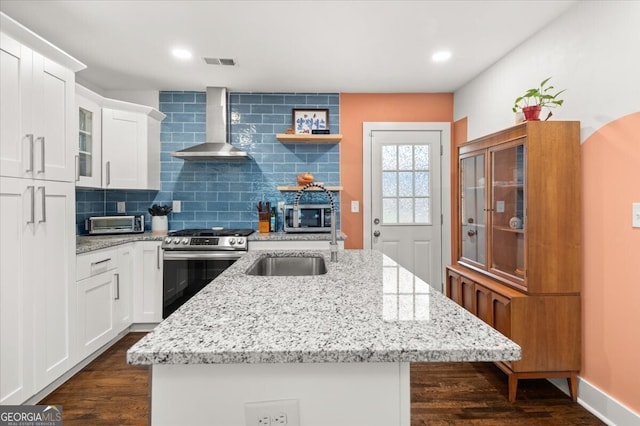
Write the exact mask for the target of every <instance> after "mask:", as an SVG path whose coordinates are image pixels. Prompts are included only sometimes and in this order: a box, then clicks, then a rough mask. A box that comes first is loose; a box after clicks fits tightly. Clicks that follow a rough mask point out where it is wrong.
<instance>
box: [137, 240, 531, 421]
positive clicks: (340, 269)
mask: <svg viewBox="0 0 640 426" xmlns="http://www.w3.org/2000/svg"><path fill="white" fill-rule="evenodd" d="M266 254H269V255H275V256H292V255H295V256H304V255H321V256H323V257H324V258H325V261H326V265H327V269H328V271H327V273H326V274H323V275H317V276H298V277H295V276H293V277H292V276H287V277H277V276H275V277H265V276H251V275H247V274H246V273H245V271H246V270H247V269H248V268H249V267H250V266H251V265H252V264H253V263H254V262H255V261H256V260H258V259H259V258H260V257H261V256H265V255H266ZM519 358H520V347H519V346H518V345H516V344H515V343H513V342H512V341H510V340H508V339H507V338H506V337H504V336H503V335H501V334H500V333H498V332H497V331H495V330H494V329H493V328H491V327H489V326H488V325H487V324H485V323H484V322H482V321H481V320H479V319H478V318H476V317H475V316H473V315H471V314H470V313H469V312H467V311H466V310H464V309H462V308H461V307H459V306H458V305H456V304H455V303H453V302H452V301H451V300H449V299H447V298H446V297H445V296H444V295H442V294H441V293H440V292H439V291H437V290H435V289H433V288H432V287H430V286H429V285H428V284H426V283H425V282H423V281H421V280H420V279H419V278H417V277H415V276H414V275H413V274H411V273H410V272H409V271H407V270H405V269H404V268H402V267H400V266H399V265H398V264H396V263H395V262H393V261H392V260H391V259H389V258H388V257H386V256H384V255H382V254H381V253H379V252H377V251H371V250H344V251H343V250H341V251H340V253H339V261H338V262H337V263H331V262H330V261H329V252H328V251H321V252H307V253H305V252H297V251H296V252H291V251H278V252H274V251H256V252H249V253H248V254H247V255H245V256H243V257H242V258H241V259H240V260H238V261H237V262H236V263H234V264H233V265H232V266H231V267H230V268H228V269H227V270H226V271H224V272H223V273H222V274H221V275H220V276H219V277H218V278H216V279H215V280H214V281H213V282H212V283H211V284H209V285H208V286H207V287H206V288H204V289H203V290H202V291H201V292H200V293H199V294H197V295H196V296H195V297H193V298H192V299H191V300H190V301H189V302H187V303H186V304H185V305H183V306H182V307H181V308H180V309H179V310H178V311H176V312H175V313H174V314H173V315H171V316H170V317H169V318H167V319H166V320H165V321H163V322H162V323H160V325H158V326H157V327H156V328H155V329H154V330H153V331H152V332H151V333H149V334H148V335H147V336H145V337H144V338H143V339H142V340H141V341H140V342H138V343H137V344H136V345H134V346H133V347H132V348H131V349H130V350H129V351H128V353H127V361H128V362H129V363H130V364H138V365H139V364H142V365H151V366H152V369H151V370H152V380H151V382H152V410H151V413H152V424H153V425H172V424H208V425H225V426H235V425H238V426H244V425H245V424H247V423H245V412H244V405H245V403H248V402H256V401H265V400H282V399H294V400H297V401H298V403H299V410H300V424H303V425H305V426H316V425H318V426H319V425H329V424H331V425H360V424H362V425H365V424H366V425H373V426H377V425H379V426H383V425H384V426H388V425H400V426H408V425H409V423H410V420H409V416H410V395H409V363H411V362H450V361H513V360H517V359H519ZM251 424H253V423H251ZM256 424H257V423H256Z"/></svg>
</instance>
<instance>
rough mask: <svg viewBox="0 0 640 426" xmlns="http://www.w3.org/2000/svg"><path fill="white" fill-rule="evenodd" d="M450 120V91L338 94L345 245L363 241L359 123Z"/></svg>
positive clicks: (355, 245) (350, 246) (354, 245)
mask: <svg viewBox="0 0 640 426" xmlns="http://www.w3.org/2000/svg"><path fill="white" fill-rule="evenodd" d="M452 120H453V94H452V93H398V94H395V93H394V94H362V93H342V94H340V130H341V131H342V141H341V143H340V176H341V185H342V186H343V191H342V193H341V194H340V205H341V206H343V207H342V208H341V212H340V223H341V228H342V231H343V232H344V233H345V234H347V240H346V241H345V248H348V249H360V248H362V245H363V236H362V226H363V223H362V217H363V216H362V210H363V209H364V208H365V206H363V205H362V123H363V122H400V121H414V122H415V121H423V122H428V121H432V122H451V121H452ZM352 200H357V201H359V202H360V212H359V213H351V201H352Z"/></svg>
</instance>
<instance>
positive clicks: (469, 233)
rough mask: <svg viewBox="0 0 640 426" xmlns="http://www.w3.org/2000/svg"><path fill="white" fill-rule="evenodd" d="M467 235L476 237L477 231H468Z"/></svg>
mask: <svg viewBox="0 0 640 426" xmlns="http://www.w3.org/2000/svg"><path fill="white" fill-rule="evenodd" d="M467 235H468V236H470V237H473V236H474V235H476V231H475V230H473V229H470V230H468V231H467Z"/></svg>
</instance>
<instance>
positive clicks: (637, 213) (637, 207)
mask: <svg viewBox="0 0 640 426" xmlns="http://www.w3.org/2000/svg"><path fill="white" fill-rule="evenodd" d="M631 215H632V217H631V227H632V228H640V203H631Z"/></svg>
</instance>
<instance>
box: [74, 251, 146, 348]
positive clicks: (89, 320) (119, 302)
mask: <svg viewBox="0 0 640 426" xmlns="http://www.w3.org/2000/svg"><path fill="white" fill-rule="evenodd" d="M133 257H134V244H133V243H131V244H125V245H123V246H119V247H114V248H110V249H104V250H97V251H93V252H90V253H87V254H84V255H79V256H78V257H77V264H76V268H77V274H78V278H81V279H80V280H78V283H77V292H78V325H79V326H78V331H79V332H78V351H79V354H80V356H81V357H82V358H84V357H87V356H89V355H91V354H92V353H93V352H95V351H96V350H98V349H100V348H101V347H102V346H104V345H105V344H107V343H109V342H110V341H111V340H112V339H113V338H114V337H116V336H117V335H118V334H119V333H120V332H122V331H123V330H125V329H126V328H127V327H129V326H130V325H131V322H132V317H133V316H132V305H131V301H132V293H131V290H132V284H133V272H134V271H133V265H134V258H133Z"/></svg>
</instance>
